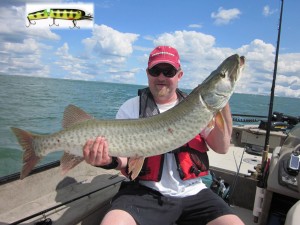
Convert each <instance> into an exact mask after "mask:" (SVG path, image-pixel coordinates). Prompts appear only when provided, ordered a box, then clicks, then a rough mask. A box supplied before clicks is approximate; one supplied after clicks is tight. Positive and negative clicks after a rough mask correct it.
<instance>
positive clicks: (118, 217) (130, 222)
mask: <svg viewBox="0 0 300 225" xmlns="http://www.w3.org/2000/svg"><path fill="white" fill-rule="evenodd" d="M111 224H115V225H137V223H136V222H135V220H134V218H133V217H132V216H131V215H130V214H129V213H128V212H126V211H124V210H119V209H114V210H111V211H109V212H108V213H107V214H106V215H105V216H104V218H103V220H102V222H101V225H111Z"/></svg>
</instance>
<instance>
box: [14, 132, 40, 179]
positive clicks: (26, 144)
mask: <svg viewBox="0 0 300 225" xmlns="http://www.w3.org/2000/svg"><path fill="white" fill-rule="evenodd" d="M11 129H12V131H13V132H14V134H15V135H16V137H17V139H18V142H19V144H20V145H21V146H22V148H23V150H24V154H23V168H22V171H21V176H20V179H21V180H22V179H23V178H25V177H26V176H27V175H28V174H29V173H30V171H31V170H32V169H33V168H34V166H35V165H36V164H37V163H38V162H39V161H40V159H41V157H39V156H38V155H37V154H36V152H35V151H34V150H35V149H34V145H33V140H34V138H35V137H36V135H34V134H31V133H29V132H28V131H25V130H22V129H19V128H15V127H12V128H11Z"/></svg>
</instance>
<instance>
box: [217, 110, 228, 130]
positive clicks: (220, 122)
mask: <svg viewBox="0 0 300 225" xmlns="http://www.w3.org/2000/svg"><path fill="white" fill-rule="evenodd" d="M215 125H217V126H218V127H219V129H220V130H221V131H223V133H225V132H224V131H225V127H226V122H225V120H224V117H223V115H222V113H221V112H218V113H217V114H216V116H215Z"/></svg>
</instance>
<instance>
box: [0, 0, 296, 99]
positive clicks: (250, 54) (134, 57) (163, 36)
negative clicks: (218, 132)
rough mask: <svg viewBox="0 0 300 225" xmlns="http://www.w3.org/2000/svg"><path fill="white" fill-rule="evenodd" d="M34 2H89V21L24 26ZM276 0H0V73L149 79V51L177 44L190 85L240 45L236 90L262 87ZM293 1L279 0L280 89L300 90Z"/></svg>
mask: <svg viewBox="0 0 300 225" xmlns="http://www.w3.org/2000/svg"><path fill="white" fill-rule="evenodd" d="M42 3H43V4H44V5H41V4H42ZM33 4H37V5H41V7H45V8H47V7H49V5H50V6H52V5H53V6H55V7H57V6H62V7H65V6H66V5H67V4H69V5H72V6H74V5H75V6H76V5H78V6H80V7H82V6H83V5H86V4H92V6H93V12H91V13H92V14H93V16H94V20H93V21H92V26H91V27H89V28H85V26H84V21H78V23H77V24H78V25H79V26H81V28H80V29H77V28H73V29H70V28H69V27H68V26H73V25H72V22H71V21H67V22H68V23H69V24H67V27H66V28H62V26H63V23H65V22H66V21H62V20H57V22H58V23H59V24H60V27H59V28H56V27H54V26H53V27H49V25H48V24H49V23H46V24H45V26H42V27H34V26H30V27H28V28H27V27H26V25H28V21H27V19H26V16H27V11H26V6H28V5H33ZM280 5H281V0H251V1H242V0H214V1H200V0H188V1H182V0H165V1H162V0H151V1H150V0H149V1H148V0H99V1H96V0H94V1H80V2H78V1H58V0H53V1H46V0H40V1H34V0H30V1H25V0H19V1H18V0H1V1H0V20H1V23H0V74H8V75H24V76H40V77H50V78H51V77H52V78H62V79H78V80H92V81H104V82H119V83H130V84H147V79H146V75H145V69H146V66H147V59H148V55H149V53H150V51H151V50H152V49H153V48H154V47H155V46H157V45H171V46H173V47H175V48H177V49H178V51H179V54H180V56H181V64H182V68H183V71H184V77H183V79H182V80H181V81H180V85H179V87H182V88H194V87H196V86H197V85H198V84H199V83H201V82H202V81H203V80H204V79H205V78H206V77H207V76H208V75H209V74H210V72H211V71H213V70H214V69H215V68H216V67H217V66H218V65H219V64H220V63H221V62H222V61H223V60H224V59H225V58H227V57H228V56H230V55H231V54H235V53H238V54H240V55H244V56H245V57H246V60H247V66H246V68H245V70H244V73H243V77H242V78H241V80H240V82H239V84H238V86H237V88H236V92H238V93H248V94H263V95H267V94H269V92H270V89H271V82H272V75H273V69H274V60H275V46H276V41H277V31H278V25H279V12H280ZM41 9H43V8H41ZM89 9H90V8H88V10H89ZM299 9H300V1H298V0H285V2H284V13H283V23H282V35H281V44H280V52H279V53H280V56H279V64H278V72H277V81H276V92H275V94H276V95H278V96H288V97H298V98H299V97H300V45H299V40H300V31H299V27H300V16H299ZM49 21H50V20H49ZM49 21H48V22H49ZM44 22H45V21H41V20H40V21H37V24H41V23H44Z"/></svg>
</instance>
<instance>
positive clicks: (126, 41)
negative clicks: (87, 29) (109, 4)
mask: <svg viewBox="0 0 300 225" xmlns="http://www.w3.org/2000/svg"><path fill="white" fill-rule="evenodd" d="M138 37H139V35H138V34H132V33H121V32H119V31H117V30H114V29H113V28H111V27H108V26H106V25H95V26H94V29H93V36H92V37H91V38H86V39H84V40H83V41H82V42H83V44H84V45H85V47H86V49H87V50H89V51H90V52H95V53H97V54H98V55H101V56H102V55H106V56H115V57H127V56H129V55H130V54H131V53H132V51H133V48H132V44H133V42H135V41H136V40H137V38H138Z"/></svg>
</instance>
